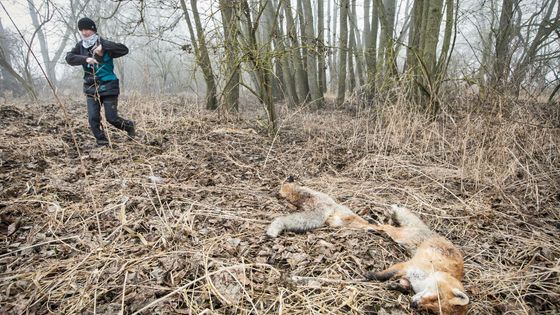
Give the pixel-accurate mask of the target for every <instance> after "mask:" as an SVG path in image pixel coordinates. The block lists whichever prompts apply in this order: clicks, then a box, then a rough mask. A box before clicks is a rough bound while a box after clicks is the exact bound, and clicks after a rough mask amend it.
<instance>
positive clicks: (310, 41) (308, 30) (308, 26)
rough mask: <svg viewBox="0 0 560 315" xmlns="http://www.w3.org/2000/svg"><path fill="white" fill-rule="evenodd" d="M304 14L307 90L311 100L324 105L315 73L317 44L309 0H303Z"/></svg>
mask: <svg viewBox="0 0 560 315" xmlns="http://www.w3.org/2000/svg"><path fill="white" fill-rule="evenodd" d="M303 10H304V14H305V36H304V38H305V43H306V46H307V47H309V48H308V49H307V79H308V82H309V92H310V94H311V101H312V102H316V103H317V105H318V106H319V107H322V106H323V105H324V100H323V91H322V90H320V89H319V78H318V75H317V55H316V51H317V45H316V44H315V32H314V30H313V11H312V9H311V0H304V1H303Z"/></svg>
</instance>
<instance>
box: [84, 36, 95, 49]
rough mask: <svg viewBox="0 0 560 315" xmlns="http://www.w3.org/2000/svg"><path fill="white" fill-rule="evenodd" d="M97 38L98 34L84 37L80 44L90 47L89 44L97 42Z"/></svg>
mask: <svg viewBox="0 0 560 315" xmlns="http://www.w3.org/2000/svg"><path fill="white" fill-rule="evenodd" d="M98 38H99V36H97V34H93V35H91V36H90V37H86V38H84V39H82V46H84V48H90V47H91V46H93V45H95V43H97V39H98Z"/></svg>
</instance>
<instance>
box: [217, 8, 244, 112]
mask: <svg viewBox="0 0 560 315" xmlns="http://www.w3.org/2000/svg"><path fill="white" fill-rule="evenodd" d="M238 8H239V3H238V1H237V0H236V1H232V0H220V11H221V14H222V24H223V27H224V50H225V59H226V66H225V71H224V74H225V76H226V85H225V87H224V92H223V105H224V106H223V107H224V108H225V109H226V110H227V111H229V112H237V111H239V72H240V71H239V43H238V41H237V35H238V33H239V21H238Z"/></svg>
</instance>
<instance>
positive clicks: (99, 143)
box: [96, 140, 109, 148]
mask: <svg viewBox="0 0 560 315" xmlns="http://www.w3.org/2000/svg"><path fill="white" fill-rule="evenodd" d="M96 143H97V147H98V148H102V147H106V146H108V145H109V141H108V140H97V141H96Z"/></svg>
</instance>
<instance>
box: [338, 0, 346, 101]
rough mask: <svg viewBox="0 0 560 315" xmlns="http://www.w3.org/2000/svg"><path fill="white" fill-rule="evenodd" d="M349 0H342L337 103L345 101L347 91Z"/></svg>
mask: <svg viewBox="0 0 560 315" xmlns="http://www.w3.org/2000/svg"><path fill="white" fill-rule="evenodd" d="M348 5H349V3H348V0H340V39H339V42H338V49H339V54H340V58H339V68H338V90H337V94H336V104H337V105H339V106H340V105H342V103H344V94H345V92H346V56H347V53H348Z"/></svg>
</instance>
